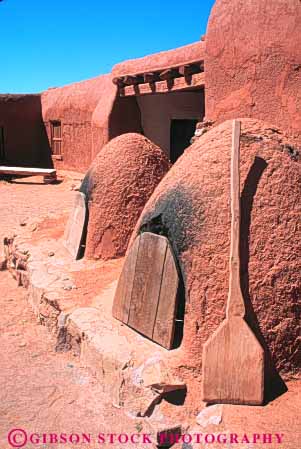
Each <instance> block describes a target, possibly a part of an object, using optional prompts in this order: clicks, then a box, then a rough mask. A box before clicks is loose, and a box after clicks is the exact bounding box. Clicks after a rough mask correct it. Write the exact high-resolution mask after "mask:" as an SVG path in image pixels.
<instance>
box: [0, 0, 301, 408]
mask: <svg viewBox="0 0 301 449" xmlns="http://www.w3.org/2000/svg"><path fill="white" fill-rule="evenodd" d="M250 18H252V20H250ZM207 31H208V32H207V35H206V38H205V40H201V41H199V42H196V43H194V44H190V45H187V46H185V47H181V48H178V49H175V50H171V51H167V52H162V53H158V54H155V55H151V56H146V57H145V58H140V59H136V60H132V61H126V62H123V63H120V64H118V65H116V66H115V67H114V68H113V70H112V73H111V74H109V75H103V76H100V77H98V78H95V79H94V80H88V81H84V82H82V83H75V84H73V85H70V86H66V87H62V88H58V89H50V90H48V91H46V92H44V93H42V94H41V95H38V96H35V97H34V98H31V97H32V96H28V97H26V96H25V97H24V98H23V97H22V98H21V97H20V100H18V101H17V103H16V105H17V106H16V107H12V109H11V111H12V112H11V113H10V115H9V116H6V118H5V114H6V112H5V111H8V110H9V109H8V108H9V107H10V105H11V103H12V100H10V97H8V96H2V97H1V98H0V103H1V104H0V111H2V113H1V115H0V127H1V128H2V131H1V133H0V137H1V135H2V136H4V138H3V137H2V144H1V145H2V147H1V148H2V150H1V154H2V157H4V162H6V161H10V163H11V162H12V161H14V163H18V164H25V165H26V164H29V163H30V164H33V163H34V162H35V163H36V164H42V163H43V164H49V163H50V164H53V165H54V166H56V167H60V168H65V169H75V170H80V171H83V172H84V171H86V170H87V169H88V167H89V166H90V164H91V162H93V160H94V159H95V158H96V155H97V154H98V153H99V152H100V154H99V155H98V157H97V158H96V159H95V161H96V162H95V166H94V165H93V164H92V167H91V172H90V173H88V176H87V178H86V184H87V183H88V184H89V183H91V185H90V186H89V188H86V187H87V185H85V186H82V188H83V187H85V189H84V188H83V191H84V193H85V194H87V196H89V201H91V200H92V201H93V195H94V198H95V199H96V201H95V204H92V205H91V204H90V205H89V209H90V211H91V216H92V220H91V228H90V229H88V240H87V242H88V251H90V253H91V254H90V256H91V255H95V254H96V255H99V256H100V257H103V255H105V257H106V256H108V257H116V255H117V256H121V255H123V254H124V252H125V251H126V247H127V244H128V241H129V238H130V234H131V233H132V229H133V227H134V225H135V230H134V233H133V235H132V238H131V242H130V244H129V246H128V248H127V250H128V254H129V253H130V251H131V248H132V247H133V246H134V245H133V243H134V241H135V238H138V236H140V235H141V233H144V232H149V233H152V234H157V235H160V236H162V237H165V238H167V239H168V242H169V243H168V244H169V245H170V246H171V248H172V249H173V253H174V255H175V261H176V263H177V266H178V268H179V273H180V275H181V276H180V277H181V283H183V285H182V287H184V288H183V289H182V291H181V292H180V293H181V295H182V296H181V298H180V302H179V304H180V305H181V308H182V313H181V320H179V321H181V322H182V323H183V324H182V325H181V326H182V329H181V333H182V335H181V341H180V342H178V344H177V345H174V347H173V349H172V350H171V351H166V350H165V349H164V350H163V349H162V353H163V352H164V357H165V358H166V359H165V360H167V361H168V363H170V365H169V367H171V369H172V371H173V372H174V373H175V375H176V377H177V378H180V380H181V381H184V382H185V383H186V384H187V385H188V394H189V395H190V399H189V400H190V401H191V403H192V402H194V401H199V398H200V396H201V391H200V389H201V387H200V386H201V380H202V352H203V345H204V343H205V342H206V341H207V340H208V338H209V337H210V336H211V335H212V333H213V332H214V331H215V330H216V329H217V328H218V326H219V325H220V323H221V322H222V321H223V319H224V317H225V309H226V296H227V286H228V274H229V270H228V261H229V247H230V199H229V196H230V194H229V162H230V161H229V159H230V148H231V131H232V130H231V121H229V119H233V118H237V119H240V120H241V122H242V133H241V201H242V203H243V204H242V205H243V207H242V220H241V221H242V226H241V227H242V231H241V232H242V234H243V235H242V236H241V242H242V248H241V283H242V290H243V294H244V297H245V299H246V307H247V314H246V319H247V322H248V324H249V325H250V326H251V327H252V330H253V332H254V333H255V334H256V337H257V339H258V340H259V341H260V343H261V345H262V347H263V349H264V352H265V359H266V360H265V361H266V373H265V374H266V380H267V381H268V382H269V383H270V385H268V386H267V387H268V388H267V389H266V390H267V391H266V393H267V394H268V393H270V394H272V393H273V390H274V389H275V390H277V388H276V387H274V386H273V385H272V384H273V382H275V384H276V383H277V381H278V379H277V376H276V374H275V373H276V372H277V373H281V374H285V375H287V376H288V377H290V376H293V375H295V374H297V373H299V372H300V350H299V349H300V348H299V340H300V339H299V337H298V335H299V332H300V320H299V314H300V310H299V306H298V300H299V297H300V256H299V254H300V228H299V227H298V222H299V221H300V185H301V184H300V145H301V75H300V74H301V8H300V1H299V0H288V1H286V2H283V1H282V0H276V1H274V0H246V1H245V2H241V1H240V0H217V1H216V3H215V6H214V7H213V10H212V13H211V16H210V19H209V23H208V30H207ZM29 97H30V98H29ZM27 99H28V100H27ZM26 100H27V102H26ZM22 101H24V108H28V111H29V112H30V114H29V117H30V116H31V114H32V117H33V119H32V121H31V122H30V123H27V124H26V125H24V124H23V123H22V122H20V121H18V120H17V118H18V114H19V112H18V105H19V104H20V105H21V104H22V105H23V103H22ZM34 102H36V103H37V105H36V109H34V107H33V103H34ZM33 110H34V111H35V113H33ZM205 115H206V122H208V121H211V122H212V129H211V130H210V131H208V132H206V134H205V135H202V136H201V137H200V138H199V139H196V141H195V142H194V144H193V145H192V146H190V147H189V145H190V141H191V138H192V137H193V135H194V134H195V128H196V126H197V123H198V122H202V120H204V117H205ZM7 117H8V118H7ZM10 123H15V127H16V128H15V129H16V134H17V130H18V127H20V130H22V129H23V128H26V129H27V126H30V127H31V131H30V133H29V134H26V132H25V131H24V129H23V134H22V133H21V132H20V135H24V136H26V138H27V141H26V142H27V144H26V145H27V146H26V147H24V150H22V145H20V141H17V140H15V142H14V145H15V146H14V145H12V144H11V143H9V141H10V139H12V140H13V136H12V132H11V131H9V130H10V129H11V127H10V126H9V125H10ZM22 127H23V128H22ZM1 128H0V129H1ZM33 129H34V130H35V131H34V132H33ZM203 131H206V128H203V130H202V132H203ZM127 133H140V134H143V135H144V139H145V141H144V142H143V145H142V144H141V136H140V137H137V136H136V135H135V137H133V136H132V137H131V138H130V139H129V142H127V139H128V137H127V136H122V137H118V136H119V135H121V134H127ZM200 134H202V133H201V132H200ZM114 137H117V140H116V139H115V141H112V142H110V143H108V142H109V141H111V139H112V138H114ZM42 138H43V139H44V140H43V142H44V143H45V149H46V150H47V148H48V154H46V155H47V156H48V161H47V158H45V162H44V156H43V158H42V154H43V153H41V154H39V152H38V151H37V152H35V153H29V150H27V151H28V157H27V152H26V148H29V147H30V139H32V143H33V145H35V144H36V142H39V139H42ZM24 139H25V137H24ZM34 139H36V140H34ZM119 139H120V140H119ZM142 139H143V138H142ZM148 139H149V140H148ZM149 141H150V142H149ZM24 142H25V140H24ZM28 142H29V143H28ZM116 142H117V144H118V145H120V148H121V150H122V151H121V154H125V155H126V158H125V162H124V167H122V165H123V160H122V157H121V158H120V160H119V161H118V164H116V166H117V167H118V168H119V169H120V170H124V174H125V175H126V176H128V179H129V180H130V182H129V185H131V183H132V182H133V179H135V175H136V174H137V173H138V172H139V163H138V164H137V166H135V163H134V162H135V161H133V159H132V157H128V156H129V155H130V156H132V153H134V151H132V145H133V143H134V145H135V150H136V151H137V152H138V153H139V155H143V157H144V156H145V148H149V151H148V154H149V155H150V156H151V155H152V154H159V158H158V159H157V161H158V160H159V161H162V166H163V165H164V170H162V173H161V175H162V176H161V175H160V176H159V177H158V178H156V179H154V178H152V182H153V183H152V186H151V189H150V190H147V192H146V194H145V195H144V196H143V187H141V186H143V182H141V179H140V180H139V183H138V182H137V186H138V187H137V189H136V190H135V189H134V192H133V193H134V195H133V196H135V194H137V195H139V194H140V193H141V195H142V196H143V201H142V202H143V203H146V204H145V207H144V209H143V210H142V207H143V206H144V204H142V202H139V201H138V202H137V204H138V206H135V207H136V208H137V210H135V212H136V211H138V208H139V211H138V212H139V213H137V214H136V213H135V214H133V210H131V213H130V214H128V211H127V210H126V204H127V201H128V200H129V199H131V196H130V195H128V196H125V197H123V194H124V190H123V189H119V190H118V189H117V190H118V192H117V190H116V198H117V200H116V204H113V205H112V204H109V205H108V204H107V203H106V200H107V198H106V197H107V196H108V198H112V197H110V196H109V194H108V192H109V191H110V189H108V190H105V188H108V186H109V184H110V176H111V172H112V170H113V166H114V162H115V159H116V157H118V149H119V146H118V145H117V144H116ZM120 142H121V144H120ZM136 142H138V143H136ZM139 142H140V144H141V151H140V150H139V148H138V146H139V145H140V144H139ZM123 145H124V148H122V147H123ZM187 147H189V148H187ZM41 148H44V147H42V146H41ZM160 149H162V150H163V151H164V152H165V156H164V157H163V156H162V153H161V150H160ZM46 150H44V149H43V151H46ZM102 150H103V152H104V153H102V152H101V151H102ZM106 150H107V151H108V160H109V165H108V167H111V169H112V170H111V172H110V174H109V177H105V171H106V170H105V169H106V158H105V151H106ZM138 150H139V151H138ZM185 150H186V151H185ZM41 151H42V150H41ZM123 152H124V153H123ZM46 153H47V151H46ZM183 153H184V154H183ZM29 154H30V158H29ZM182 155H183V156H182ZM166 156H168V158H169V159H170V161H171V162H172V163H173V166H172V167H171V169H170V170H168V168H169V163H168V161H167V158H166ZM181 156H182V157H181ZM139 157H140V156H139ZM35 158H36V159H35ZM137 159H138V156H137ZM157 161H156V163H157ZM138 162H139V161H138ZM142 165H143V164H142ZM154 166H156V164H154ZM97 170H99V173H100V175H98V174H97ZM133 170H134V171H135V170H136V172H137V173H134V176H133V177H132V175H133V173H132V172H133ZM167 171H168V172H167ZM165 172H167V174H166V175H165ZM144 173H148V172H147V171H146V172H145V171H143V174H144ZM129 174H130V175H131V176H129ZM90 175H91V176H90ZM113 175H114V176H112V178H113V179H114V180H115V181H116V183H118V179H120V180H121V181H122V180H123V179H124V178H122V176H118V175H119V173H117V174H116V172H115V173H114V174H113ZM163 175H165V176H163ZM143 176H144V175H143ZM161 178H162V180H161ZM142 181H143V180H142ZM140 182H141V184H140ZM102 183H104V186H103V185H102ZM157 184H158V185H157ZM156 185H157V187H156ZM109 187H110V186H109ZM153 189H154V192H153V193H152V190H153ZM102 191H105V197H102V196H101V192H102ZM111 193H113V194H114V189H111ZM134 200H135V198H134ZM134 200H133V201H134ZM111 203H112V201H111ZM133 204H134V203H133ZM98 206H99V210H98V209H97V207H98ZM121 206H122V207H123V208H124V211H123V210H122V212H121V213H124V216H125V217H126V214H128V216H127V219H128V223H129V224H128V225H127V223H126V227H125V228H124V229H123V228H122V227H121V225H120V223H119V222H118V219H119V218H120V217H119V218H118V213H119V210H120V209H121ZM92 208H93V209H94V211H93V210H92ZM112 208H113V209H114V211H113V210H112ZM140 211H142V213H141V215H140ZM106 213H107V214H109V215H110V216H112V219H114V220H115V218H116V222H114V223H113V226H115V227H116V229H117V228H118V232H119V234H118V232H116V236H117V237H116V239H115V232H112V231H111V228H112V226H111V223H107V222H106V221H105V220H104V221H103V222H102V221H101V216H102V215H105V214H106ZM93 216H94V217H95V219H94V222H93ZM138 216H139V218H138ZM117 218H118V219H117ZM125 222H126V220H125ZM98 226H99V228H98ZM119 227H120V229H119ZM93 229H94V230H96V233H95V234H93V232H94V231H93ZM107 230H109V231H107ZM100 234H101V235H100ZM102 237H103V239H102ZM96 238H97V239H96ZM102 240H103V241H102ZM114 240H117V241H116V245H115V242H114ZM118 245H120V247H119V246H118ZM162 272H163V271H162ZM110 319H111V316H110ZM124 327H125V328H126V331H122V332H128V336H129V341H130V340H131V339H132V338H135V337H134V335H135V331H134V330H133V329H131V328H130V327H126V326H124ZM134 329H136V330H138V331H139V329H137V328H134ZM145 340H146V341H147V342H148V343H145V344H146V345H148V347H150V352H151V353H152V354H153V352H154V351H157V350H158V351H160V349H161V348H159V349H158V348H157V346H152V345H155V343H153V342H152V341H150V340H151V339H149V340H147V339H145ZM142 344H143V345H144V340H143V343H141V345H142ZM124 347H126V345H123V348H122V350H123V351H124ZM142 355H143V356H144V353H143V354H142V352H141V354H140V356H141V357H142ZM272 381H273V382H272ZM268 390H270V391H268Z"/></svg>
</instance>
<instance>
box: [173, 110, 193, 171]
mask: <svg viewBox="0 0 301 449" xmlns="http://www.w3.org/2000/svg"><path fill="white" fill-rule="evenodd" d="M197 122H198V120H197V119H181V120H178V119H176V120H171V125H170V161H171V162H172V163H174V162H176V160H177V159H178V158H179V157H180V156H181V155H182V154H183V153H184V151H185V149H186V148H187V147H189V145H190V140H191V138H192V137H193V136H194V132H195V128H196V124H197Z"/></svg>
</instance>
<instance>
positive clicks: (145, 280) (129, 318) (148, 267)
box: [113, 232, 179, 349]
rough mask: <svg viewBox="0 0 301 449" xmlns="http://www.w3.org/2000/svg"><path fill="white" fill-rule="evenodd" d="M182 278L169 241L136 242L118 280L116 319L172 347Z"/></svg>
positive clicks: (147, 238)
mask: <svg viewBox="0 0 301 449" xmlns="http://www.w3.org/2000/svg"><path fill="white" fill-rule="evenodd" d="M178 287H179V275H178V271H177V267H176V262H175V259H174V255H173V252H172V249H171V247H170V245H169V242H168V240H167V238H166V237H162V236H159V235H156V234H152V233H150V232H145V233H143V234H141V235H140V236H139V237H137V238H136V240H135V242H134V244H133V245H132V247H131V249H130V251H129V253H128V256H127V258H126V260H125V263H124V267H123V271H122V273H121V276H120V278H119V282H118V286H117V290H116V294H115V298H114V304H113V316H114V317H115V318H117V319H118V320H120V321H122V322H124V323H126V324H128V325H129V326H130V327H132V328H133V329H135V330H137V331H138V332H140V333H141V334H143V335H145V336H147V337H148V338H150V339H151V340H153V341H155V342H156V343H159V344H160V345H161V346H164V347H165V348H167V349H171V347H172V345H173V338H174V330H175V318H176V308H177V293H178Z"/></svg>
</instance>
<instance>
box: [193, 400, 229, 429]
mask: <svg viewBox="0 0 301 449" xmlns="http://www.w3.org/2000/svg"><path fill="white" fill-rule="evenodd" d="M222 416H223V406H222V405H220V404H216V405H211V406H210V407H206V408H204V410H202V411H201V412H200V413H199V414H198V416H197V417H196V422H197V423H198V424H199V425H200V426H202V427H204V428H205V429H206V427H208V426H210V425H215V426H218V425H219V424H220V423H221V422H222Z"/></svg>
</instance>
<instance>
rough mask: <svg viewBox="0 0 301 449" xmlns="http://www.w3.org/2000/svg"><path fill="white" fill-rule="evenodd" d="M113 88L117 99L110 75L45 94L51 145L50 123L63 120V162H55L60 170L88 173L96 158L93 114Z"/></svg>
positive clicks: (45, 112) (44, 105)
mask: <svg viewBox="0 0 301 449" xmlns="http://www.w3.org/2000/svg"><path fill="white" fill-rule="evenodd" d="M110 89H111V91H112V96H114V95H115V90H116V88H115V86H114V85H113V83H112V82H111V78H110V75H103V76H99V77H97V78H92V79H90V80H87V81H83V82H79V83H73V84H71V85H69V86H65V87H61V88H56V89H49V90H47V91H46V92H43V94H42V114H43V120H44V122H45V127H46V129H47V134H48V139H49V143H51V121H54V120H59V121H61V129H62V154H63V156H62V160H56V159H54V164H55V166H56V167H57V168H63V169H72V170H79V171H86V170H87V168H88V167H89V165H90V163H91V161H92V160H93V157H94V153H93V130H92V115H93V112H94V110H95V108H96V106H97V104H98V103H99V101H100V100H101V98H102V97H103V96H105V95H106V94H107V91H108V90H110ZM100 133H101V131H100ZM103 140H104V141H106V139H103Z"/></svg>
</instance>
